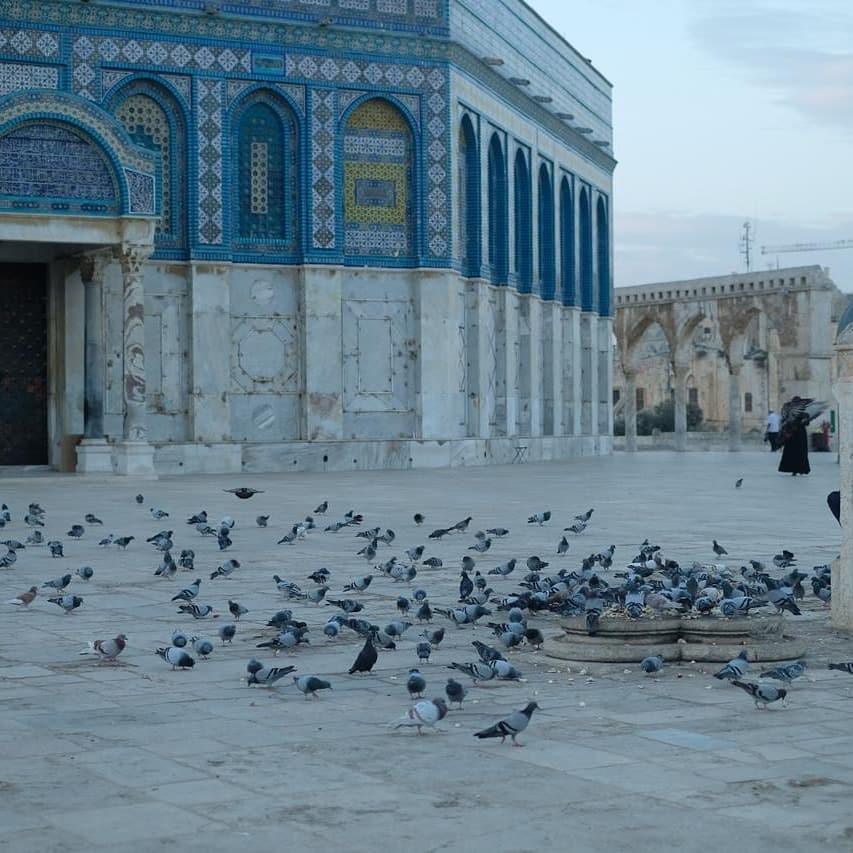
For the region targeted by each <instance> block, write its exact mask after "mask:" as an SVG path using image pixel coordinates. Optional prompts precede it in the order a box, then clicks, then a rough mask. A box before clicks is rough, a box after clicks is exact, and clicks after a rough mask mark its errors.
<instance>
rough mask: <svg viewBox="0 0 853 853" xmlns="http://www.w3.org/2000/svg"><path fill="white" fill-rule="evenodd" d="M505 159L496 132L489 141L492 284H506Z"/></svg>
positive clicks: (507, 237) (490, 264)
mask: <svg viewBox="0 0 853 853" xmlns="http://www.w3.org/2000/svg"><path fill="white" fill-rule="evenodd" d="M506 180H507V179H506V161H505V159H504V153H503V147H502V146H501V141H500V138H499V137H498V135H497V133H493V134H492V139H491V142H489V267H490V269H491V280H492V282H493V283H494V284H506V280H507V272H508V269H507V240H508V239H509V236H508V234H507V231H508V217H507V200H506V191H507V184H506Z"/></svg>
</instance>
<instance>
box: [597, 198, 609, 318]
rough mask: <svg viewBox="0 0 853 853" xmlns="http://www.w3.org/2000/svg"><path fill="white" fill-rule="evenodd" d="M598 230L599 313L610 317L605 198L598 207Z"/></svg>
mask: <svg viewBox="0 0 853 853" xmlns="http://www.w3.org/2000/svg"><path fill="white" fill-rule="evenodd" d="M596 208H597V210H596V223H595V224H596V230H597V232H598V313H599V314H600V315H601V316H602V317H609V316H610V284H611V282H610V230H609V227H608V221H607V206H606V205H605V203H604V199H603V198H599V199H598V204H597V205H596Z"/></svg>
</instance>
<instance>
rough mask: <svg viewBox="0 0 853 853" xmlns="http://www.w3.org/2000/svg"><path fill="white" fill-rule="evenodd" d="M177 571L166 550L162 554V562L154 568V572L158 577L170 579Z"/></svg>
mask: <svg viewBox="0 0 853 853" xmlns="http://www.w3.org/2000/svg"><path fill="white" fill-rule="evenodd" d="M177 573H178V567H177V565H176V564H175V561H174V560H173V559H172V555H171V554H170V553H169V552H168V551H166V553H165V554H164V555H163V562H162V563H160V565H159V566H157V568H156V569H155V570H154V574H155V575H157V576H158V577H163V578H168V579H169V580H171V579H172V578H173V577H174V576H175V575H176V574H177Z"/></svg>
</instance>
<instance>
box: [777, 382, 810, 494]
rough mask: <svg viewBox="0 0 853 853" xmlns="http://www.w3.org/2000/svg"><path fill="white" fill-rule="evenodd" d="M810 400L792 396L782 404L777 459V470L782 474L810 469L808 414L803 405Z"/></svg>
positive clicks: (794, 474)
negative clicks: (780, 455)
mask: <svg viewBox="0 0 853 853" xmlns="http://www.w3.org/2000/svg"><path fill="white" fill-rule="evenodd" d="M810 402H811V400H806V399H803V398H802V397H794V398H793V399H792V400H790V401H789V402H787V403H785V405H784V406H782V431H781V439H782V458H781V459H780V460H779V471H781V472H782V473H783V474H791V475H792V476H794V477H796V476H797V474H808V473H809V472H810V471H811V470H812V469H811V466H810V465H809V441H808V436H807V435H806V426H807V425H808V423H809V419H810V418H809V414H808V412H806V411H805V406H806V404H807V403H810Z"/></svg>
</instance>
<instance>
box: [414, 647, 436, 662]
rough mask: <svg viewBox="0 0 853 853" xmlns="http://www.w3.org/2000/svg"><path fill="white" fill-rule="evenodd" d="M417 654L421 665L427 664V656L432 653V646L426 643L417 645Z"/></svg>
mask: <svg viewBox="0 0 853 853" xmlns="http://www.w3.org/2000/svg"><path fill="white" fill-rule="evenodd" d="M417 652H418V660H419V661H420V662H421V663H429V656H430V654H431V653H432V646H431V645H430V644H429V643H428V642H423V643H418V646H417Z"/></svg>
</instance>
